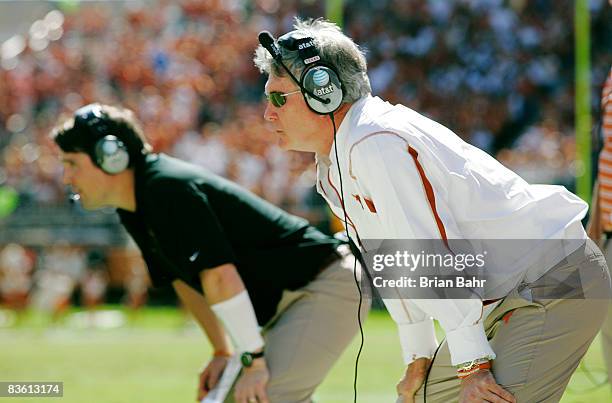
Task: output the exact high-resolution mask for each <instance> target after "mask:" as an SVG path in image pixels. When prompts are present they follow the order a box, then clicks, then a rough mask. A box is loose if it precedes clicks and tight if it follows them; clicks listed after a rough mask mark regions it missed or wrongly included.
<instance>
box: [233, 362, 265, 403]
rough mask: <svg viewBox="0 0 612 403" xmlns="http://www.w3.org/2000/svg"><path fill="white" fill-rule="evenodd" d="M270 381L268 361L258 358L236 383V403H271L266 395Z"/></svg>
mask: <svg viewBox="0 0 612 403" xmlns="http://www.w3.org/2000/svg"><path fill="white" fill-rule="evenodd" d="M269 379H270V372H268V367H267V366H266V360H265V359H264V358H263V357H262V358H257V359H255V360H253V365H252V366H250V367H249V368H245V369H244V370H243V373H242V376H240V379H239V380H238V383H236V389H235V391H234V397H235V398H236V403H270V402H269V400H268V395H267V394H266V385H267V384H268V380H269Z"/></svg>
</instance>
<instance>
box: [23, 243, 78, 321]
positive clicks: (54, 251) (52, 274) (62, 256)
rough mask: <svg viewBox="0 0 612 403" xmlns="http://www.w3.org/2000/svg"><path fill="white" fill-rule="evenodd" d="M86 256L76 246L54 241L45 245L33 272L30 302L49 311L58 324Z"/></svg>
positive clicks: (76, 282)
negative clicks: (37, 266)
mask: <svg viewBox="0 0 612 403" xmlns="http://www.w3.org/2000/svg"><path fill="white" fill-rule="evenodd" d="M85 263H86V262H85V256H84V254H83V252H82V251H81V250H80V249H79V248H76V247H72V246H69V245H67V244H64V243H57V244H55V245H52V246H50V247H49V248H47V249H46V250H45V251H44V252H43V254H42V257H41V264H40V267H39V269H38V270H37V271H36V273H35V275H34V280H35V288H34V292H33V297H32V303H33V306H34V307H35V308H37V309H38V310H41V311H44V312H48V313H50V314H51V321H52V322H53V323H58V322H59V321H60V320H61V319H62V317H63V316H64V314H65V313H66V311H67V310H68V308H69V307H70V302H71V297H72V294H73V292H74V289H75V287H76V285H77V284H78V283H79V282H80V281H81V278H82V276H83V274H84V272H85Z"/></svg>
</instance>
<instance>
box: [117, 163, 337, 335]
mask: <svg viewBox="0 0 612 403" xmlns="http://www.w3.org/2000/svg"><path fill="white" fill-rule="evenodd" d="M135 192H136V212H134V213H131V212H128V211H126V210H122V209H118V210H117V212H118V214H119V217H120V218H121V222H122V224H123V225H124V226H125V228H126V229H127V231H128V232H129V233H130V235H132V237H133V238H134V240H135V241H136V243H137V244H138V246H139V247H140V250H141V252H142V255H143V258H144V260H145V262H146V263H147V267H148V269H149V274H150V276H151V280H152V282H153V285H154V286H155V287H159V286H164V285H168V284H170V283H171V282H172V281H173V280H175V279H182V280H183V281H185V282H186V283H187V284H189V285H190V286H192V287H194V288H195V289H196V290H199V291H201V290H202V288H201V285H200V279H199V274H200V272H201V271H202V270H206V269H212V268H215V267H217V266H220V265H222V264H225V263H233V264H234V265H235V266H236V268H237V269H238V273H239V274H240V276H241V278H242V281H243V282H244V284H245V287H246V289H247V291H248V292H249V296H250V297H251V301H252V302H253V306H254V308H255V313H256V315H257V319H258V322H259V323H260V324H262V325H263V324H265V323H266V322H267V321H268V320H269V319H271V318H272V316H273V315H274V313H275V311H276V306H277V304H278V302H279V300H280V298H281V295H282V292H283V290H295V289H297V288H300V287H302V286H304V285H306V284H307V283H308V282H310V281H311V280H312V279H313V278H314V277H315V276H316V275H317V274H318V272H319V271H320V269H321V268H322V266H323V264H324V262H325V261H326V260H328V259H329V257H330V255H332V254H333V253H335V249H336V247H337V246H338V244H339V243H340V241H338V240H336V239H334V238H332V237H329V236H327V235H325V234H323V233H321V232H320V231H318V230H317V229H315V228H314V227H311V226H310V225H308V223H307V222H306V220H304V219H302V218H299V217H296V216H293V215H290V214H288V213H286V212H284V211H283V210H281V209H279V208H277V207H275V206H273V205H272V204H270V203H268V202H266V201H265V200H263V199H261V198H259V197H257V196H255V195H254V194H252V193H251V192H249V191H247V190H245V189H243V188H241V187H239V186H238V185H236V184H234V183H232V182H230V181H228V180H225V179H223V178H221V177H219V176H217V175H214V174H212V173H210V172H208V171H206V170H205V169H203V168H200V167H197V166H195V165H192V164H188V163H186V162H183V161H180V160H177V159H174V158H171V157H169V156H166V155H163V154H162V155H150V156H148V157H147V158H146V160H145V162H144V163H143V164H140V165H139V166H137V167H136V169H135Z"/></svg>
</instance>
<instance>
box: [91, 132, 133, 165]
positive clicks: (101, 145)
mask: <svg viewBox="0 0 612 403" xmlns="http://www.w3.org/2000/svg"><path fill="white" fill-rule="evenodd" d="M94 154H95V159H96V163H97V165H98V166H99V167H100V169H102V170H103V171H104V172H106V173H107V174H110V175H115V174H118V173H120V172H123V171H124V170H125V169H126V168H127V167H128V166H129V165H130V155H129V153H128V150H127V148H126V147H125V145H124V144H123V142H122V141H121V140H119V139H118V138H117V137H115V136H110V135H109V136H104V137H102V138H101V139H100V140H98V142H97V143H96V146H95V148H94Z"/></svg>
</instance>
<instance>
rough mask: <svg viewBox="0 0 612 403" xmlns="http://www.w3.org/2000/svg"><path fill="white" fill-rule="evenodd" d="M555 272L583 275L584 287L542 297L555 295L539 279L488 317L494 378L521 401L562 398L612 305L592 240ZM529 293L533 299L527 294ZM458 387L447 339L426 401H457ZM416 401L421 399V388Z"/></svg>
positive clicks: (606, 274) (604, 268) (604, 271)
mask: <svg viewBox="0 0 612 403" xmlns="http://www.w3.org/2000/svg"><path fill="white" fill-rule="evenodd" d="M553 272H554V273H555V274H559V275H565V274H567V275H571V274H575V275H576V274H577V273H579V278H580V282H581V285H582V287H581V289H580V290H577V291H576V292H577V295H565V297H564V298H562V299H544V298H539V297H538V295H548V296H550V295H551V294H550V293H549V291H550V290H546V289H545V287H546V284H545V283H542V284H539V283H540V280H538V281H536V282H535V283H533V284H529V285H527V287H528V289H527V293H525V292H521V293H520V295H519V289H516V290H514V291H513V292H512V293H511V294H510V295H508V296H507V297H506V298H504V300H503V301H502V302H501V303H500V304H499V305H498V306H496V307H495V309H494V310H493V311H492V312H491V313H490V314H489V315H488V316H487V318H486V319H485V331H486V333H487V338H488V339H489V342H490V344H491V347H492V348H493V351H495V354H496V355H497V357H496V359H495V360H494V361H493V367H492V373H493V376H494V377H495V379H496V380H497V382H498V383H499V384H500V385H501V386H502V387H503V388H504V389H506V390H508V391H510V392H511V393H512V394H514V396H515V397H516V399H517V401H518V402H519V403H522V402H525V403H534V402H558V401H559V400H560V399H561V396H562V395H563V392H564V390H565V388H566V386H567V383H568V382H569V379H570V377H571V375H572V374H573V372H574V370H575V369H576V367H577V366H578V364H579V362H580V360H581V359H582V357H583V356H584V354H585V353H586V351H587V349H588V347H589V345H590V344H591V342H592V341H593V339H594V338H595V335H596V334H597V332H598V331H599V328H600V327H601V324H602V323H603V321H604V318H605V316H606V312H607V309H608V304H609V298H610V274H609V272H608V268H607V266H606V264H605V261H604V258H603V255H602V254H601V252H600V251H599V249H598V248H597V246H596V245H595V244H594V243H593V242H592V241H591V240H588V241H587V243H586V244H585V246H584V247H581V248H579V249H578V250H577V251H576V252H574V253H572V254H571V255H570V256H568V257H567V258H566V259H564V260H563V261H561V262H560V263H558V264H557V265H556V266H555V267H554V268H552V269H551V271H550V273H553ZM570 292H571V291H570ZM529 293H530V294H531V297H529V295H527V296H525V295H526V294H529ZM581 295H583V297H581ZM459 389H460V381H459V379H458V378H457V377H456V372H455V368H454V367H453V366H451V363H450V354H449V351H448V345H447V344H446V342H444V343H442V345H441V347H440V350H439V351H438V354H437V356H436V358H435V361H434V365H433V367H432V370H431V373H430V375H429V380H428V383H427V402H432V403H433V402H444V403H448V402H457V401H458V399H459V397H458V396H459ZM417 401H421V402H422V401H423V388H421V390H420V391H419V392H418V395H417Z"/></svg>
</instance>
